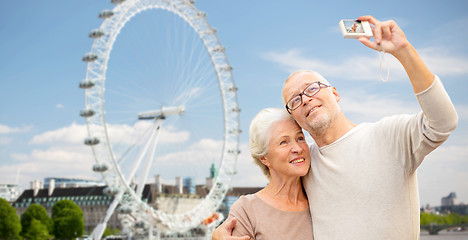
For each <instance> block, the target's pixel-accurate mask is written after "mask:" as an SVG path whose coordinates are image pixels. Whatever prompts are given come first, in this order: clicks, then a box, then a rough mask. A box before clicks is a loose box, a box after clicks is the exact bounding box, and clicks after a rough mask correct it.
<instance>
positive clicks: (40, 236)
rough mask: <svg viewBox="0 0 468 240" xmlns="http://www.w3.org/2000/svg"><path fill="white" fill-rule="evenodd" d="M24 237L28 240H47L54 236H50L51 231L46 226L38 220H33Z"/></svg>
mask: <svg viewBox="0 0 468 240" xmlns="http://www.w3.org/2000/svg"><path fill="white" fill-rule="evenodd" d="M24 232H25V233H24V234H23V237H24V238H26V239H28V240H46V239H50V238H52V237H53V236H52V235H50V234H49V230H48V228H47V226H46V225H44V224H43V223H42V222H41V221H39V220H37V219H34V218H33V219H32V220H31V222H30V223H29V226H28V228H27V230H26V231H24Z"/></svg>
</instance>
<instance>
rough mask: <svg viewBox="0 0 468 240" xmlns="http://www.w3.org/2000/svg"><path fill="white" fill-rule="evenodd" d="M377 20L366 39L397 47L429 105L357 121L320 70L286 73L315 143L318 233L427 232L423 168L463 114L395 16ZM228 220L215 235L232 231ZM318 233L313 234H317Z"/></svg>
mask: <svg viewBox="0 0 468 240" xmlns="http://www.w3.org/2000/svg"><path fill="white" fill-rule="evenodd" d="M358 20H362V21H369V22H370V23H371V24H372V25H373V33H374V41H373V42H371V41H370V40H369V39H368V38H364V37H362V38H359V41H360V42H361V43H363V44H364V45H365V46H367V47H369V48H371V49H374V50H378V51H381V50H383V51H385V52H387V53H390V54H392V55H393V56H394V57H395V58H396V59H398V61H400V63H401V64H402V65H403V67H404V68H405V71H406V73H407V74H408V77H409V79H410V81H411V84H412V86H413V90H414V93H415V95H416V98H417V100H418V102H419V104H420V106H421V109H422V112H420V113H418V114H415V115H396V116H391V117H386V118H383V119H381V120H380V121H377V122H375V123H362V124H359V125H356V124H354V123H352V122H351V121H350V120H349V119H348V118H347V117H346V116H345V115H344V113H343V111H342V110H341V108H340V105H339V104H338V103H339V101H340V95H339V94H338V92H337V90H336V89H335V88H334V87H332V86H331V85H330V83H328V81H327V80H325V79H324V78H323V77H322V76H321V75H320V74H318V73H315V72H312V71H298V72H295V73H293V74H291V75H290V76H289V77H288V79H286V81H285V83H284V87H283V101H284V102H285V103H286V109H287V111H288V112H289V113H290V114H291V115H292V116H293V117H294V119H295V120H296V121H297V122H298V124H299V125H300V126H301V127H302V128H303V129H305V130H306V131H307V132H309V134H310V135H311V136H312V138H313V139H314V140H315V144H312V145H311V147H310V153H311V168H310V170H309V173H308V175H306V176H305V177H304V178H303V179H302V181H303V184H304V188H305V190H306V192H307V196H308V199H309V204H310V211H311V216H312V224H313V232H314V233H313V235H314V236H313V237H315V239H319V240H322V239H360V240H361V239H399V240H401V239H419V193H418V183H417V174H416V169H417V168H418V166H419V165H420V164H421V162H422V161H423V160H424V157H425V156H426V155H427V154H429V153H430V152H431V151H433V150H434V149H435V148H437V147H438V146H440V145H441V144H442V143H443V142H444V141H445V140H446V139H447V138H448V136H449V134H450V133H451V132H452V131H453V130H454V129H455V127H456V125H457V123H458V116H457V113H456V111H455V108H454V106H453V104H452V102H451V101H450V98H449V96H448V95H447V93H446V91H445V89H444V87H443V86H442V82H441V81H440V79H439V78H438V77H437V76H435V75H433V74H432V73H431V72H430V71H429V69H428V68H427V66H426V65H425V63H424V62H423V61H422V59H421V58H420V56H419V55H418V53H417V52H416V50H415V49H414V48H413V46H412V45H411V44H410V43H409V42H408V40H407V39H406V37H405V35H404V33H403V31H402V30H401V29H400V28H399V27H398V25H397V24H396V23H395V22H393V21H386V22H380V21H378V20H376V19H375V18H373V17H371V16H363V17H359V18H358ZM234 226H235V219H234V221H229V222H225V223H223V225H221V226H220V227H218V229H217V230H216V231H215V233H214V234H213V239H248V238H241V237H234V236H229V235H230V231H231V229H232V228H233V227H234ZM311 239H312V236H311Z"/></svg>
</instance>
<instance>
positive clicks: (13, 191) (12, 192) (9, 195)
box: [0, 184, 21, 202]
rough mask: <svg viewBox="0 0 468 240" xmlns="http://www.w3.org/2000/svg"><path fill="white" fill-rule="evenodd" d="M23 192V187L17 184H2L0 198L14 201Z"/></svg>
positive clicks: (0, 185)
mask: <svg viewBox="0 0 468 240" xmlns="http://www.w3.org/2000/svg"><path fill="white" fill-rule="evenodd" d="M20 194H21V187H20V186H19V185H17V184H0V198H3V199H5V200H7V201H8V202H14V201H16V199H17V198H18V197H19V195H20Z"/></svg>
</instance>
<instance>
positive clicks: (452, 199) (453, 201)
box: [440, 192, 457, 207]
mask: <svg viewBox="0 0 468 240" xmlns="http://www.w3.org/2000/svg"><path fill="white" fill-rule="evenodd" d="M454 205H457V194H456V193H455V192H451V193H450V194H449V195H448V196H447V197H443V198H442V199H441V205H440V206H441V207H446V206H454Z"/></svg>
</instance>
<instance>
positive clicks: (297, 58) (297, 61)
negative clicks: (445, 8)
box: [263, 47, 468, 81]
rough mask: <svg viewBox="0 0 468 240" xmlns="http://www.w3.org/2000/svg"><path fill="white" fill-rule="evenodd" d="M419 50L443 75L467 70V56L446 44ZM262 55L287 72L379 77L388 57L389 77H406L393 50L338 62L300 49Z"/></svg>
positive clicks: (352, 77) (358, 78)
mask: <svg viewBox="0 0 468 240" xmlns="http://www.w3.org/2000/svg"><path fill="white" fill-rule="evenodd" d="M418 52H419V53H420V55H421V58H422V59H423V60H424V61H425V62H426V64H427V65H428V67H429V69H431V71H433V72H434V73H436V74H438V75H440V76H443V75H465V74H468V58H466V57H462V56H456V55H453V54H449V50H448V49H447V47H429V48H423V49H420V50H418ZM263 57H264V58H265V59H267V60H270V61H273V62H276V63H278V64H279V65H280V67H282V68H283V69H284V70H285V71H287V72H293V71H296V70H299V69H311V70H314V71H317V72H319V73H320V74H322V75H324V76H326V77H334V78H343V79H349V80H376V79H380V75H381V76H382V77H383V78H386V76H387V60H388V67H389V69H390V79H391V80H392V81H398V80H404V79H407V75H406V73H405V71H404V69H403V67H402V66H401V64H400V63H399V62H398V61H397V60H396V58H394V57H393V56H391V55H390V54H385V55H384V54H382V58H381V60H380V57H379V54H378V53H377V52H375V51H373V52H371V53H369V54H366V55H365V56H356V55H355V56H351V57H348V58H346V59H343V60H342V61H341V62H338V63H337V62H326V61H323V60H322V59H316V58H313V57H308V56H307V55H306V53H305V52H303V51H301V50H299V49H291V50H289V51H285V52H279V51H270V52H267V53H265V54H263ZM380 69H381V70H380ZM380 71H381V73H380Z"/></svg>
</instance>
